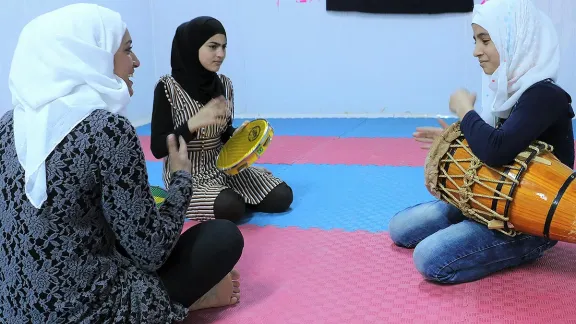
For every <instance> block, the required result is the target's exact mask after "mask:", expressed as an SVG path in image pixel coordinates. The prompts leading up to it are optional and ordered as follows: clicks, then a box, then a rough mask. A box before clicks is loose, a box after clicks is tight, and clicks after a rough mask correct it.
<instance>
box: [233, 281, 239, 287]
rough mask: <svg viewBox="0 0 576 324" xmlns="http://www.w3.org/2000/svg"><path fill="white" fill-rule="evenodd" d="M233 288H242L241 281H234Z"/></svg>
mask: <svg viewBox="0 0 576 324" xmlns="http://www.w3.org/2000/svg"><path fill="white" fill-rule="evenodd" d="M232 286H233V287H234V288H236V287H240V281H238V280H232Z"/></svg>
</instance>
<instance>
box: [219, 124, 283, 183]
mask: <svg viewBox="0 0 576 324" xmlns="http://www.w3.org/2000/svg"><path fill="white" fill-rule="evenodd" d="M273 136H274V129H273V128H272V126H270V124H269V123H268V122H267V121H266V120H264V119H255V120H253V121H251V122H249V123H248V124H246V125H245V126H244V127H243V128H242V129H240V130H239V131H238V132H237V133H236V134H234V135H232V137H230V139H229V140H228V141H227V142H226V144H224V146H223V147H222V150H221V151H220V153H219V154H218V159H217V160H216V168H218V169H219V170H220V171H223V172H225V173H226V174H229V175H236V174H238V173H240V172H241V171H242V170H244V169H246V168H247V167H249V166H251V165H252V164H254V162H256V161H257V160H258V159H259V158H260V156H262V154H264V152H265V151H266V149H267V148H268V145H270V142H271V141H272V137H273Z"/></svg>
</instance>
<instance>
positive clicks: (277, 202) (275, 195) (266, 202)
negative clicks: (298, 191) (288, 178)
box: [252, 182, 294, 213]
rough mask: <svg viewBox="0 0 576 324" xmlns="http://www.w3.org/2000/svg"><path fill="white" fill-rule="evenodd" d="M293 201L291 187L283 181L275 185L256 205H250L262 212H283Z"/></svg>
mask: <svg viewBox="0 0 576 324" xmlns="http://www.w3.org/2000/svg"><path fill="white" fill-rule="evenodd" d="M293 201H294V193H293V192H292V188H290V186H288V184H286V183H285V182H282V183H281V184H279V185H277V186H276V187H275V188H274V189H272V190H271V191H270V193H268V195H266V197H264V199H263V200H262V201H261V202H260V203H259V204H257V205H255V206H252V207H253V208H254V209H255V210H256V211H259V212H263V213H283V212H285V211H287V210H288V209H289V208H290V206H291V205H292V202H293Z"/></svg>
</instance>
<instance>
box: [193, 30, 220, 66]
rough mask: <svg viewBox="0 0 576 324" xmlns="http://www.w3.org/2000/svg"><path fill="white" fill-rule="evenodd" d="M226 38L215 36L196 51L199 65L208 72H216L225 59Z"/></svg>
mask: <svg viewBox="0 0 576 324" xmlns="http://www.w3.org/2000/svg"><path fill="white" fill-rule="evenodd" d="M226 46H227V44H226V36H225V35H222V34H216V35H214V36H212V37H210V39H208V40H207V41H206V43H204V44H203V45H202V46H201V47H200V49H199V50H198V59H199V60H200V64H202V66H203V67H204V68H205V69H206V70H208V71H210V72H218V70H220V66H222V63H223V62H224V59H225V58H226Z"/></svg>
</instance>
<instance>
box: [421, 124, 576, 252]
mask: <svg viewBox="0 0 576 324" xmlns="http://www.w3.org/2000/svg"><path fill="white" fill-rule="evenodd" d="M553 149H554V148H553V147H552V146H551V145H549V144H547V143H544V142H542V141H534V142H533V143H531V144H530V145H529V146H528V147H527V148H526V149H525V150H524V151H523V152H521V153H520V154H518V155H517V156H516V157H515V158H514V159H513V161H511V162H510V163H509V164H508V165H504V166H500V167H490V166H488V165H486V164H485V163H483V162H482V161H481V160H480V159H479V158H478V157H476V156H475V155H474V153H473V152H472V149H471V148H470V147H469V145H468V143H467V141H466V139H465V137H464V135H463V134H462V132H461V130H460V122H456V123H454V124H452V125H450V126H449V127H448V128H446V129H445V130H444V132H443V133H442V135H441V136H439V137H437V138H436V140H435V141H434V142H433V143H432V147H431V148H430V151H429V152H428V155H427V157H426V162H425V168H424V170H425V172H424V176H425V185H426V187H427V188H428V191H430V193H431V194H432V195H434V196H435V197H436V198H438V199H440V200H442V201H444V202H447V203H449V204H451V205H453V206H455V207H456V208H458V209H459V210H460V211H461V212H462V214H463V215H464V216H465V217H467V218H469V219H472V220H474V221H476V222H479V223H481V224H484V225H486V226H487V227H488V228H490V229H492V230H496V231H499V232H501V233H504V234H506V235H509V236H516V235H518V234H530V235H535V236H540V237H546V238H549V239H552V240H558V241H565V242H570V243H576V185H574V182H573V180H574V179H576V173H575V172H574V170H572V168H570V167H568V166H566V165H564V164H562V162H560V160H558V158H556V157H555V156H554V155H553V154H552V151H553Z"/></svg>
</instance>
